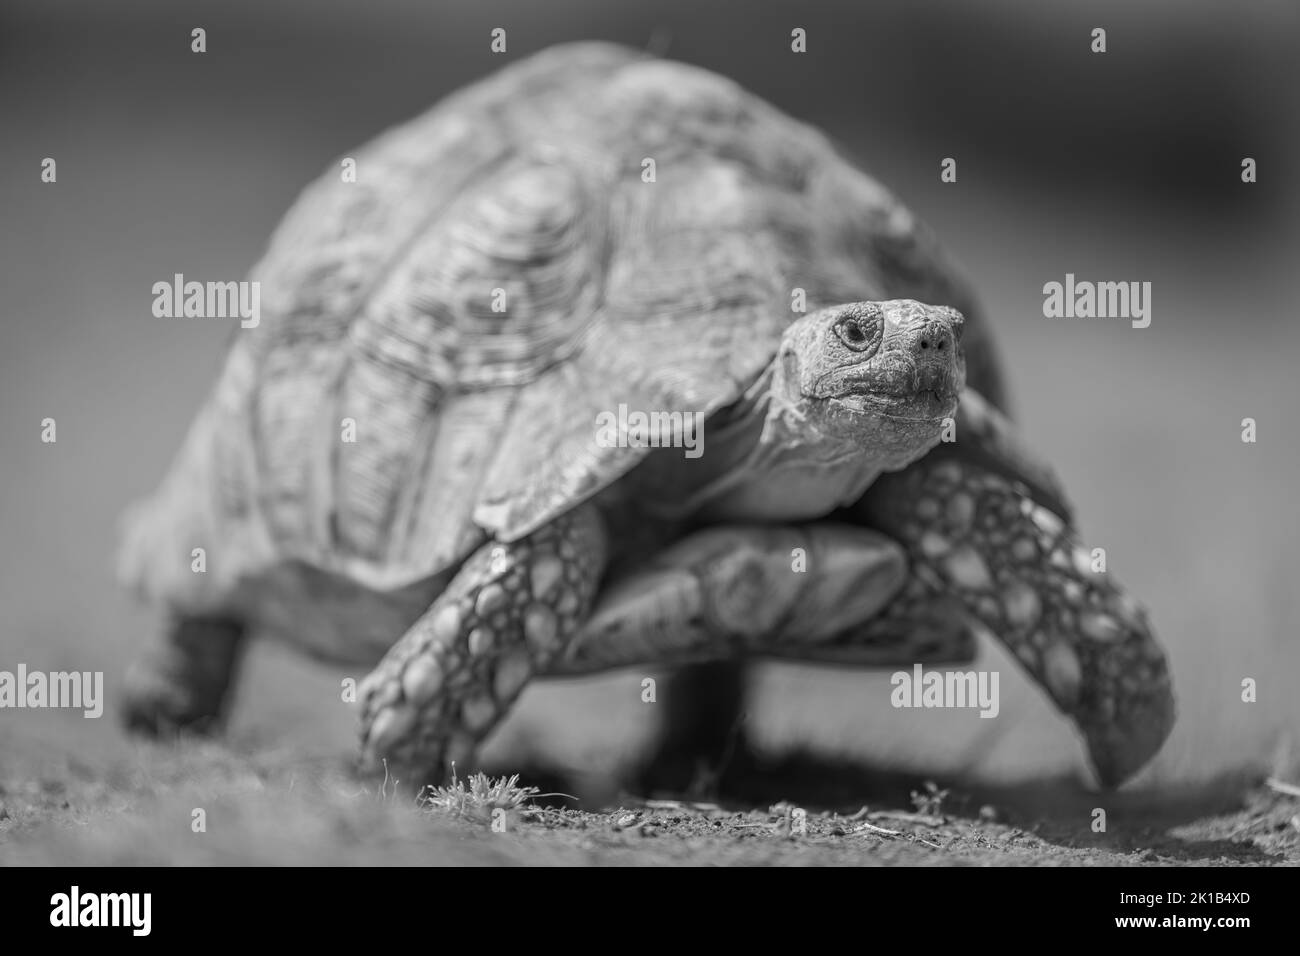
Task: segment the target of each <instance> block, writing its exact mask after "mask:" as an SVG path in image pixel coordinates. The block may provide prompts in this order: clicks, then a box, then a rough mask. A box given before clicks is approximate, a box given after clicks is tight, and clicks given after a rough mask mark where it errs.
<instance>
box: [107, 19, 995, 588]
mask: <svg viewBox="0 0 1300 956" xmlns="http://www.w3.org/2000/svg"><path fill="white" fill-rule="evenodd" d="M350 155H351V156H352V157H353V158H354V159H355V162H356V177H355V181H354V182H345V181H343V177H342V176H341V175H340V173H339V167H338V166H337V165H336V166H335V167H334V168H333V169H331V170H330V171H328V172H327V173H325V174H324V175H323V176H322V177H321V178H320V179H318V180H317V181H316V182H315V183H314V184H312V185H311V186H310V187H308V188H307V190H306V191H305V192H304V193H303V195H302V196H301V198H300V199H299V200H298V202H297V203H296V204H295V206H294V207H293V209H292V210H291V211H290V212H289V214H288V216H287V217H286V218H285V220H284V222H283V223H282V225H281V226H280V227H279V229H278V230H277V231H276V233H275V234H274V236H273V238H272V240H271V243H270V247H269V249H268V251H267V252H266V254H265V256H264V257H263V259H262V260H261V262H259V263H258V264H257V265H256V266H255V267H254V269H253V270H252V275H251V278H252V279H253V280H256V281H258V282H260V284H261V303H262V315H261V320H260V322H259V324H258V325H257V326H256V327H254V328H248V329H240V330H238V332H237V333H236V335H235V341H234V343H233V346H232V347H231V349H230V351H229V354H228V357H227V360H226V363H225V367H224V370H223V372H222V373H221V376H220V378H219V380H218V382H217V384H216V386H215V389H214V391H213V393H212V395H211V397H210V398H209V400H208V401H207V403H206V405H204V407H203V408H202V410H201V411H200V413H199V415H198V418H197V421H196V422H195V423H194V425H193V427H192V429H191V431H190V433H189V435H188V437H187V439H186V441H185V443H184V445H183V447H182V449H181V451H180V453H179V455H178V457H177V459H176V461H175V463H174V465H173V466H172V469H171V471H170V473H169V475H168V476H167V478H166V479H165V480H164V482H163V485H162V487H161V488H160V489H159V491H158V492H157V493H156V495H155V496H154V497H153V498H152V499H151V500H148V501H146V502H144V503H142V504H141V505H139V506H137V507H136V509H135V510H134V511H133V512H132V513H131V515H130V516H129V519H128V524H127V530H126V538H125V544H124V549H123V570H124V574H125V576H126V577H127V578H128V579H129V580H130V581H132V582H134V583H135V584H136V585H137V586H139V587H140V588H141V589H142V590H144V591H146V592H147V593H150V594H152V595H153V596H154V597H156V598H160V599H163V600H165V601H167V602H168V603H170V604H172V605H173V606H176V607H180V608H184V609H187V610H193V609H202V608H204V607H217V606H220V605H221V604H222V602H223V601H226V600H228V598H229V595H230V593H231V592H232V591H233V589H234V588H235V587H236V586H237V584H238V583H239V582H240V581H248V580H254V579H257V578H258V577H264V576H266V575H268V574H270V573H272V572H273V570H274V569H276V568H280V567H283V566H285V565H287V564H294V565H298V566H306V567H309V568H314V569H319V570H320V571H323V572H326V573H327V574H329V575H331V576H332V577H335V578H343V579H347V580H350V581H351V582H354V583H355V584H356V585H358V586H359V587H362V588H368V589H374V590H382V591H396V590H399V589H401V588H404V587H407V586H409V585H411V584H413V583H414V582H419V581H421V580H427V579H429V578H431V577H434V576H438V575H440V574H445V573H447V572H448V571H449V569H454V568H455V567H456V566H458V565H459V564H460V563H461V562H462V561H463V559H464V558H465V557H466V556H467V555H468V554H469V553H470V552H471V551H472V550H473V549H475V548H476V547H478V546H479V545H481V544H482V543H483V542H484V541H485V540H487V539H488V538H489V537H493V536H495V537H496V538H498V539H501V540H506V541H511V540H515V539H517V538H519V537H520V536H522V535H524V534H526V533H528V532H529V531H531V530H532V529H534V528H537V527H538V526H540V525H543V524H545V523H546V522H547V521H549V520H551V519H552V518H553V517H555V516H556V515H558V514H561V513H563V512H565V511H566V510H568V509H569V508H572V507H574V506H575V505H576V504H578V503H580V502H582V501H583V500H585V499H587V498H589V497H591V496H592V495H594V494H596V493H597V492H599V491H601V490H602V489H604V488H606V487H607V486H609V485H611V484H612V483H614V482H617V481H618V479H619V478H620V476H622V475H624V474H626V473H627V472H628V471H629V469H632V468H633V467H634V466H636V465H637V464H638V462H639V461H640V460H641V459H642V457H643V456H644V455H645V454H646V453H647V449H645V448H637V447H604V446H602V445H600V444H598V443H597V442H596V441H594V440H593V434H594V422H595V421H596V418H597V415H598V414H599V413H600V412H602V411H604V410H608V409H615V408H617V407H618V406H619V405H620V404H621V403H626V404H627V405H628V407H631V408H641V409H682V410H691V411H695V412H701V413H704V414H709V413H712V412H714V411H716V410H718V409H722V408H724V407H725V406H727V405H730V404H732V403H734V402H735V401H736V400H737V399H738V398H739V397H740V396H741V395H742V393H743V392H744V390H745V388H746V387H747V386H748V385H749V384H750V383H751V382H752V381H753V380H754V378H755V377H756V376H757V375H758V374H759V373H760V372H761V371H762V369H763V368H764V366H766V365H767V363H768V362H769V361H770V360H771V359H772V357H773V355H774V354H775V352H776V350H777V348H778V346H779V342H780V338H781V334H782V332H783V330H784V328H785V327H786V325H787V324H788V323H789V322H791V321H793V320H794V319H795V318H797V317H798V315H799V314H800V313H798V312H796V311H794V310H793V309H792V304H793V303H794V302H795V295H796V291H795V290H803V296H804V304H805V306H806V309H807V310H808V311H812V310H814V309H816V308H819V307H821V306H823V305H831V304H835V303H841V302H849V301H858V300H865V299H886V298H899V297H911V298H917V299H922V300H924V301H928V302H936V303H947V304H950V305H953V306H955V307H957V308H959V309H961V310H962V311H963V312H965V313H966V315H967V330H966V335H965V345H966V350H967V358H968V380H969V381H970V383H971V384H972V385H973V386H974V387H975V388H977V389H979V390H980V391H982V392H983V393H984V394H985V395H986V396H988V397H990V398H992V399H993V400H994V401H995V402H997V401H998V399H999V397H1000V385H999V379H998V370H997V368H996V365H995V362H994V359H993V357H992V352H991V348H990V345H989V341H988V338H987V330H986V329H985V326H984V323H983V322H982V321H981V319H980V316H979V315H978V313H977V311H976V310H975V308H974V305H973V303H972V302H971V301H970V296H969V294H968V293H967V291H966V289H965V286H964V284H963V283H962V282H961V281H960V280H959V279H958V278H957V277H956V276H955V275H954V273H953V270H952V269H951V267H950V266H949V265H948V264H947V263H946V261H945V260H944V258H943V257H942V255H941V253H940V252H939V250H938V248H937V246H936V244H935V243H934V241H933V240H932V239H931V237H930V235H929V233H928V231H927V230H925V229H924V228H923V227H922V226H921V225H920V224H919V223H918V221H917V220H916V219H915V218H914V217H913V216H912V215H911V214H910V213H909V212H908V211H907V210H906V209H905V208H904V207H903V206H902V205H901V204H900V203H899V202H898V201H897V200H896V199H895V198H894V197H893V196H892V195H891V194H890V193H889V192H888V191H886V190H885V189H884V188H883V187H881V186H880V185H879V184H878V183H876V182H875V181H874V180H873V179H871V178H869V177H868V176H867V175H865V174H864V173H862V172H861V171H860V170H858V169H857V168H855V167H854V166H853V165H851V164H850V163H848V162H847V161H845V160H844V159H843V158H841V156H840V155H839V154H838V153H837V151H836V150H835V148H834V147H833V146H832V144H831V142H830V141H829V140H828V139H827V138H826V137H825V136H824V135H823V134H821V133H819V132H818V131H816V130H814V129H812V128H811V127H809V126H807V125H805V124H802V123H799V122H797V121H795V120H793V119H791V118H790V117H788V116H785V115H784V114H782V113H781V112H779V111H778V110H776V109H775V108H773V107H772V106H770V105H768V104H766V103H764V102H763V101H761V100H759V99H758V98H756V97H755V96H753V95H752V94H749V93H747V92H746V91H744V90H743V89H741V88H740V87H739V86H737V85H736V84H734V83H733V82H731V81H729V80H727V79H724V78H722V77H719V76H717V75H714V74H712V73H709V72H707V71H705V70H702V69H698V68H695V67H691V66H686V65H683V64H679V63H670V62H665V61H662V60H656V59H653V58H650V57H648V56H646V55H644V54H640V53H637V52H635V51H631V50H627V49H623V48H620V47H615V46H610V45H604V44H581V45H572V46H563V47H558V48H552V49H550V50H548V51H546V52H544V53H541V54H538V55H536V56H533V57H532V58H529V59H527V60H524V61H522V62H520V63H517V64H515V65H512V66H509V67H507V68H505V69H503V70H501V71H500V72H498V73H496V74H494V75H493V76H491V77H489V78H487V79H485V80H483V81H481V82H479V83H476V84H475V85H473V86H470V87H468V88H467V89H465V90H463V91H460V92H458V93H456V94H454V95H452V96H450V97H448V98H447V99H445V100H444V101H443V102H441V103H440V104H439V105H437V106H436V107H434V108H433V109H432V110H430V111H429V112H428V113H426V114H424V115H423V116H420V117H418V118H416V119H414V120H412V121H410V122H408V123H406V124H405V125H402V126H399V127H397V128H396V129H393V130H390V131H388V132H387V133H385V134H383V135H382V136H380V137H379V138H377V139H376V140H374V141H373V142H371V143H370V144H368V145H367V146H365V147H363V148H362V149H360V150H359V151H357V152H355V153H353V154H350ZM349 423H351V428H352V431H353V434H352V435H351V436H349V435H348V429H349ZM349 437H352V438H354V440H347V439H348V438H349ZM197 546H202V547H204V548H205V549H206V550H207V551H208V562H209V565H208V567H207V573H205V574H193V573H191V568H190V565H189V562H190V555H191V552H192V549H193V548H194V547H197Z"/></svg>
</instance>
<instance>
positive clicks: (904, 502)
mask: <svg viewBox="0 0 1300 956" xmlns="http://www.w3.org/2000/svg"><path fill="white" fill-rule="evenodd" d="M852 510H853V511H854V512H855V513H856V514H858V515H859V516H860V517H862V518H863V520H865V521H866V522H867V523H869V524H871V525H872V526H873V527H877V528H880V529H882V530H884V531H886V532H888V533H889V534H891V535H893V536H894V537H896V538H897V539H898V540H899V541H901V542H903V544H904V545H905V546H906V547H907V548H908V551H909V553H910V556H911V560H912V563H913V571H914V574H915V575H916V577H917V579H918V581H919V583H920V585H922V586H923V589H924V590H926V591H928V592H929V593H930V594H931V595H943V594H955V595H956V596H957V597H958V598H959V599H960V600H961V602H962V604H963V605H964V606H965V608H966V610H967V611H968V612H969V613H970V614H972V615H973V616H974V617H975V618H976V619H978V620H979V621H980V622H981V623H982V624H984V625H985V626H986V627H987V628H988V629H989V630H990V631H992V632H993V634H994V635H995V636H996V637H997V638H998V639H1000V640H1001V641H1002V642H1003V643H1004V644H1006V646H1007V647H1008V648H1009V649H1010V651H1011V652H1012V654H1014V655H1015V657H1016V658H1017V659H1018V660H1019V661H1020V662H1021V664H1022V665H1024V667H1025V669H1026V670H1027V671H1028V672H1029V674H1030V675H1031V676H1032V677H1033V678H1034V679H1035V680H1036V681H1037V682H1038V683H1039V684H1041V685H1042V686H1043V687H1044V688H1046V690H1047V692H1048V693H1049V694H1050V695H1051V698H1052V700H1053V701H1055V703H1056V705H1057V707H1059V708H1060V709H1061V710H1062V711H1063V712H1064V713H1066V714H1068V715H1069V716H1070V717H1071V718H1073V719H1074V721H1075V722H1076V723H1077V725H1078V726H1079V728H1080V730H1081V731H1082V732H1083V735H1084V737H1085V739H1086V741H1087V744H1088V750H1089V753H1090V755H1091V758H1092V762H1093V766H1094V767H1095V768H1096V771H1097V775H1098V777H1099V778H1100V779H1101V781H1102V782H1103V783H1104V784H1107V785H1116V784H1119V783H1121V782H1122V781H1123V780H1125V779H1126V778H1127V777H1129V776H1131V775H1132V774H1133V773H1135V772H1136V771H1137V770H1138V769H1139V768H1140V767H1141V766H1142V765H1143V764H1144V763H1146V762H1147V761H1148V760H1149V759H1150V758H1151V757H1152V756H1153V755H1154V754H1155V752H1156V751H1157V750H1159V749H1160V745H1161V744H1162V743H1163V742H1164V740H1165V737H1166V736H1168V734H1169V731H1170V729H1171V728H1172V726H1173V721H1174V700H1173V691H1172V687H1171V682H1170V678H1169V671H1168V666H1167V664H1166V661H1165V655H1164V652H1163V651H1162V650H1161V648H1160V646H1159V645H1158V644H1157V643H1156V639H1155V636H1154V634H1153V632H1152V629H1151V626H1150V623H1149V622H1148V621H1147V616H1146V613H1145V611H1143V609H1142V608H1141V607H1140V606H1139V605H1138V604H1137V602H1136V601H1135V600H1134V599H1133V598H1132V597H1131V596H1130V595H1128V594H1127V593H1125V592H1124V591H1122V590H1121V589H1120V587H1119V585H1118V584H1117V583H1116V582H1115V581H1114V580H1113V579H1112V578H1111V577H1110V575H1109V574H1107V573H1104V572H1103V573H1097V572H1094V571H1093V570H1092V557H1091V552H1089V551H1088V550H1087V549H1086V548H1084V547H1083V546H1082V545H1081V544H1080V543H1079V541H1078V539H1077V537H1076V536H1075V534H1074V532H1073V531H1072V530H1071V529H1070V528H1069V527H1068V526H1067V525H1066V523H1065V522H1064V521H1062V520H1061V518H1059V517H1057V515H1056V514H1054V513H1053V512H1051V511H1049V510H1048V509H1047V508H1044V507H1043V506H1042V505H1040V504H1038V503H1037V502H1036V501H1035V500H1034V497H1033V494H1032V493H1031V492H1030V490H1029V488H1028V487H1027V486H1026V485H1024V484H1022V483H1020V482H1017V481H1011V480H1008V479H1007V478H1004V477H1002V476H1001V475H1000V474H998V473H996V472H994V471H991V470H988V469H985V468H983V467H981V466H980V465H979V464H976V463H973V462H970V461H964V460H962V459H961V458H958V457H947V456H943V455H935V454H933V453H932V454H931V455H930V456H928V457H926V458H923V459H922V460H921V461H919V462H916V463H914V464H912V465H910V466H909V467H908V468H907V469H906V470H904V471H902V472H898V473H895V474H890V475H885V476H883V477H882V478H880V479H879V480H878V481H877V482H876V483H875V485H873V486H872V487H871V489H869V490H868V492H867V494H866V496H865V497H864V498H863V499H862V501H861V502H859V503H858V504H857V505H855V506H854V508H853V509H852Z"/></svg>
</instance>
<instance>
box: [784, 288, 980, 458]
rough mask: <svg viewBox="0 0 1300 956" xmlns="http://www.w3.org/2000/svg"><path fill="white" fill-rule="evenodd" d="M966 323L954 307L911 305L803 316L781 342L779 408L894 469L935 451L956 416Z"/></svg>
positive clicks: (892, 303)
mask: <svg viewBox="0 0 1300 956" xmlns="http://www.w3.org/2000/svg"><path fill="white" fill-rule="evenodd" d="M964 321H965V320H964V319H963V317H962V314H961V313H960V312H958V311H957V310H956V309H952V308H949V307H947V306H935V305H926V304H925V303H922V302H917V301H915V300H912V299H892V300H889V301H886V302H853V303H849V304H847V305H837V306H832V307H830V308H826V309H822V310H820V311H818V312H814V313H812V314H810V315H806V316H804V317H803V318H801V319H799V320H798V321H797V322H794V323H793V324H792V325H790V326H789V328H787V329H786V331H785V336H784V338H783V339H782V342H781V349H780V353H779V355H778V360H777V362H776V363H775V364H776V368H775V371H776V376H777V379H776V382H775V383H774V384H775V386H776V388H775V390H776V392H777V393H778V394H779V401H780V402H781V404H784V405H786V406H787V407H791V408H792V410H793V411H794V412H795V413H796V416H797V417H798V418H799V419H801V420H802V421H803V422H804V424H805V427H807V426H811V427H813V428H815V429H816V430H817V431H818V432H820V433H822V434H826V435H828V436H831V437H834V438H839V439H841V440H847V441H850V442H852V443H853V444H855V445H857V446H858V447H860V448H863V449H866V450H868V451H870V452H871V453H872V455H873V457H874V456H876V455H879V456H880V457H881V461H882V463H885V464H886V465H887V466H888V467H901V466H902V464H905V463H906V462H908V461H911V460H912V459H914V458H917V457H919V456H920V455H921V454H922V453H924V452H925V451H927V450H928V449H929V448H930V447H931V446H933V445H934V444H935V442H937V441H938V439H939V434H940V431H941V430H942V428H943V420H944V419H945V418H947V417H949V416H951V415H954V414H955V412H956V408H957V399H958V396H959V394H960V392H961V390H962V388H963V386H964V385H965V383H966V362H965V358H964V357H963V355H962V350H961V330H962V324H963V322H964ZM774 397H776V396H774Z"/></svg>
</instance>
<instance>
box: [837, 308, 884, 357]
mask: <svg viewBox="0 0 1300 956" xmlns="http://www.w3.org/2000/svg"><path fill="white" fill-rule="evenodd" d="M874 332H875V329H874V328H873V327H872V324H871V323H869V322H866V321H864V320H863V319H860V318H858V317H857V316H852V317H850V318H847V319H845V320H844V321H843V322H841V323H840V324H839V325H837V326H835V334H836V335H837V336H838V337H839V340H840V341H841V342H843V343H844V344H845V345H846V346H848V347H849V348H851V349H852V350H853V351H855V352H865V351H866V350H867V349H868V348H870V347H871V340H872V338H873V333H874Z"/></svg>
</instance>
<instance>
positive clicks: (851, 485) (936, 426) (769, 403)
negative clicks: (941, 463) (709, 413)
mask: <svg viewBox="0 0 1300 956" xmlns="http://www.w3.org/2000/svg"><path fill="white" fill-rule="evenodd" d="M940 430H941V423H940V422H937V421H936V422H915V421H905V420H898V419H890V418H888V417H886V416H883V415H882V416H876V415H868V416H864V415H861V414H854V413H852V412H850V411H849V410H848V409H845V408H842V407H839V406H837V405H835V404H834V403H828V402H824V401H816V400H808V399H805V398H804V397H803V396H802V394H801V393H800V391H799V388H798V378H797V370H796V369H795V368H794V366H793V364H792V357H790V356H788V355H786V354H783V355H781V356H778V358H777V359H776V360H775V361H774V362H773V363H772V364H771V365H770V366H768V368H767V369H766V370H765V371H764V372H763V374H762V375H760V376H759V378H758V379H757V380H756V381H755V382H754V384H753V385H752V386H751V387H750V388H749V389H748V391H746V393H745V397H744V398H743V399H742V401H741V402H739V403H738V406H737V412H736V414H735V415H734V416H732V417H731V418H730V419H729V420H728V421H727V422H726V423H725V424H723V426H722V428H721V429H716V428H715V430H714V432H713V444H712V446H711V447H710V452H709V454H717V455H718V456H719V459H715V461H717V463H718V464H719V465H722V466H723V467H722V471H723V474H722V475H721V476H720V477H719V479H718V480H717V481H716V482H714V483H712V484H711V485H710V486H708V487H707V488H705V489H702V492H701V496H700V498H701V499H702V500H700V502H699V507H698V510H697V513H698V514H699V515H700V516H702V517H705V518H707V519H710V520H763V521H798V520H807V519H811V518H819V517H822V516H824V515H827V514H829V513H830V512H832V511H834V510H835V509H837V508H840V507H843V506H846V505H848V504H850V503H852V502H855V501H857V500H858V499H859V498H860V497H862V494H863V492H865V491H866V489H867V488H868V486H870V484H871V483H872V482H873V481H875V479H876V478H877V477H878V476H879V475H880V474H881V473H882V472H885V471H896V470H898V469H899V468H903V467H905V466H906V465H908V464H910V463H911V462H913V461H915V460H916V459H917V458H920V457H921V456H922V455H924V454H925V453H926V452H927V451H929V450H930V449H931V448H933V447H934V446H935V445H936V444H937V443H938V441H939V434H940ZM724 462H725V464H724Z"/></svg>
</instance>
